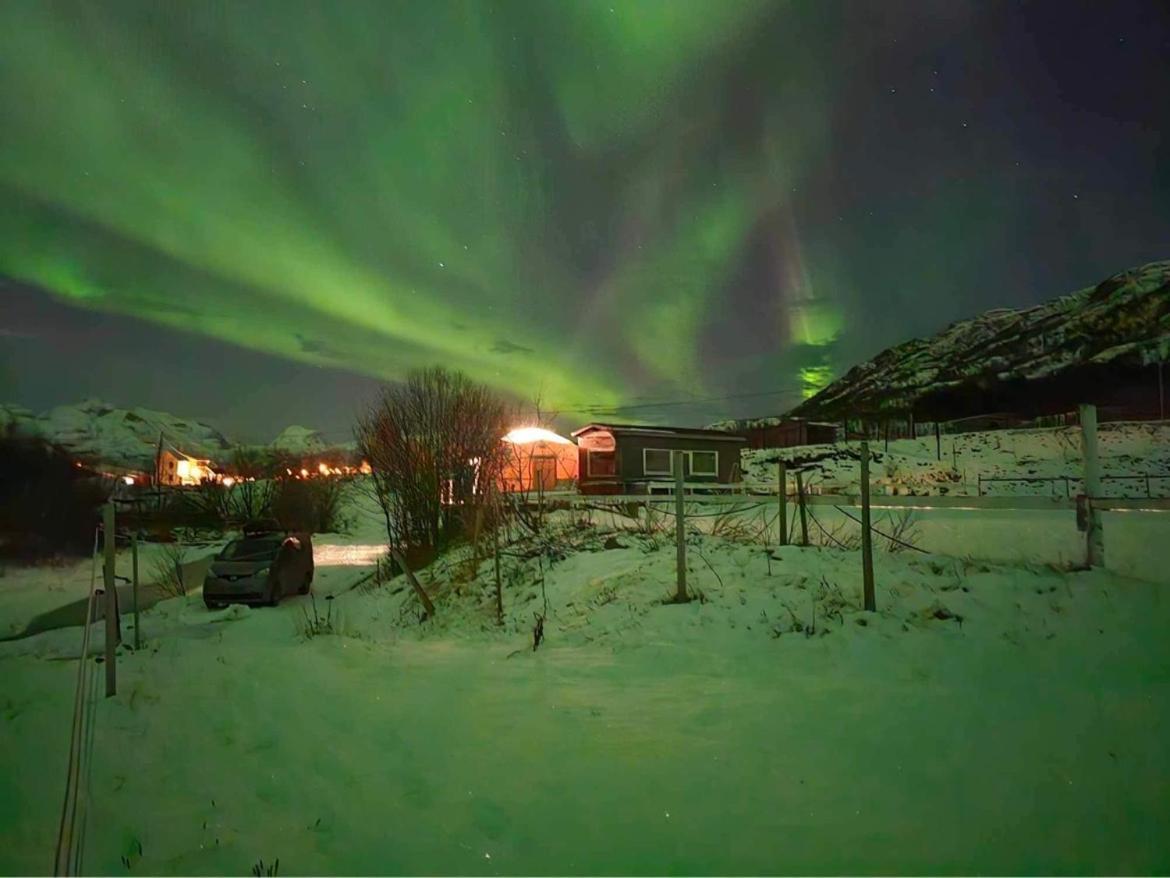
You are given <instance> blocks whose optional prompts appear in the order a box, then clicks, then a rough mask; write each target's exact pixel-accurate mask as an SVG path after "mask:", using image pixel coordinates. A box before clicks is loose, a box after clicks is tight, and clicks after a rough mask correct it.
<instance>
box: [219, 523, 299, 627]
mask: <svg viewBox="0 0 1170 878" xmlns="http://www.w3.org/2000/svg"><path fill="white" fill-rule="evenodd" d="M312 585H313V540H312V538H311V537H310V536H309V535H308V534H304V533H298V534H283V533H271V532H268V533H255V532H253V533H248V532H245V534H244V536H242V537H241V538H240V539H237V540H232V541H231V542H230V543H228V544H227V545H226V546H224V548H223V551H221V552H220V553H219V554H218V555H216V556H215V557H214V558H213V559H212V561H211V567H210V568H208V571H207V576H206V578H205V579H204V580H203V602H204V603H205V604H207V607H208V609H218V608H220V607H226V606H227V605H228V604H269V605H273V604H276V603H277V602H278V601H280V599H281V598H283V597H285V596H286V595H291V594H308V593H309V589H310V588H312Z"/></svg>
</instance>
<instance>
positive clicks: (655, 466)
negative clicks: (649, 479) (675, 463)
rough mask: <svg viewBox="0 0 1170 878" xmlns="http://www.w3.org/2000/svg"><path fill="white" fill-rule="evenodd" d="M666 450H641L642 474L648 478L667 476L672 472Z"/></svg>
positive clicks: (668, 454) (668, 452)
mask: <svg viewBox="0 0 1170 878" xmlns="http://www.w3.org/2000/svg"><path fill="white" fill-rule="evenodd" d="M671 464H672V462H671V459H670V451H669V450H668V449H666V448H643V449H642V472H643V473H645V474H646V475H648V476H668V475H670V474H671V473H672V472H673V471H674V470H673V468H672V465H671Z"/></svg>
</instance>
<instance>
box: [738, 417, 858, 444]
mask: <svg viewBox="0 0 1170 878" xmlns="http://www.w3.org/2000/svg"><path fill="white" fill-rule="evenodd" d="M736 432H738V433H742V434H743V435H744V436H746V437H747V440H748V447H749V448H792V447H793V446H796V445H831V444H833V443H834V442H836V441H837V425H836V424H824V423H819V422H817V421H806V420H805V419H804V418H785V419H783V420H781V421H780V423H778V424H768V425H767V426H763V427H748V428H746V429H743V430H737V431H736Z"/></svg>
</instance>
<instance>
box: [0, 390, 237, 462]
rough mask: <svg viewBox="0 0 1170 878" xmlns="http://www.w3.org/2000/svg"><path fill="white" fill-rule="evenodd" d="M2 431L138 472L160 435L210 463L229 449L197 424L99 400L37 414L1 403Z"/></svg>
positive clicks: (225, 441) (215, 433)
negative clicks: (48, 443) (207, 459)
mask: <svg viewBox="0 0 1170 878" xmlns="http://www.w3.org/2000/svg"><path fill="white" fill-rule="evenodd" d="M7 429H11V430H13V431H14V432H15V433H17V434H18V435H24V436H32V437H36V438H39V439H44V440H45V441H47V442H51V443H52V444H54V445H57V446H59V447H61V448H63V449H65V450H66V451H68V452H69V453H70V454H73V455H75V456H76V457H77V458H78V459H79V460H84V461H86V462H88V463H94V464H105V465H107V466H116V467H125V468H128V469H139V470H149V469H150V468H151V467H153V465H154V458H155V453H156V449H157V448H158V441H159V435H160V434H161V435H162V437H163V442H164V443H165V445H167V446H170V447H173V448H177V449H179V450H180V451H183V452H185V453H186V454H190V455H194V456H200V457H210V458H213V459H214V458H216V457H217V456H223V455H224V454H225V453H226V452H227V451H228V450H229V449H230V448H231V447H232V446H231V443H230V442H229V441H228V439H227V437H226V436H224V435H223V433H221V432H219V430H217V429H215V428H214V427H212V426H210V425H208V424H205V423H202V422H201V421H195V420H190V419H187V418H180V417H176V416H175V415H172V414H168V413H167V412H159V411H154V410H152V409H144V408H133V409H120V408H117V407H115V406H112V405H110V404H109V403H106V402H102V401H101V400H98V399H87V400H85V401H84V402H81V403H77V404H76V405H62V406H57V407H56V408H53V409H49V411H47V412H42V413H40V414H37V413H35V412H32V411H30V410H29V409H26V408H22V407H20V406H13V405H4V404H0V430H7Z"/></svg>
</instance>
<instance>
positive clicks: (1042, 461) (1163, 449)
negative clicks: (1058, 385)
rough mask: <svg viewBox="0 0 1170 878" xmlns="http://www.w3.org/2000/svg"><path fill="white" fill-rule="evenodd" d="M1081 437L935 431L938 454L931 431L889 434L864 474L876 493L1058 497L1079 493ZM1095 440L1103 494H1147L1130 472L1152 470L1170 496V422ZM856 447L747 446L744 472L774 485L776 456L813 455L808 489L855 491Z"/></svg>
mask: <svg viewBox="0 0 1170 878" xmlns="http://www.w3.org/2000/svg"><path fill="white" fill-rule="evenodd" d="M1080 442H1081V440H1080V428H1079V427H1053V428H1049V429H1037V430H996V431H991V432H983V433H959V434H953V435H944V436H942V437H941V460H940V459H939V447H938V446H936V443H935V438H934V436H928V437H921V438H918V439H898V440H893V441H891V442H890V443H889V450H888V451H887V450H886V448H885V444H884V443H883V442H881V441H874V442H871V443H870V451H871V452H872V453H873V455H874V461H873V463H872V464H871V471H870V475H871V478H872V481H873V485H874V491H875V492H876V493H879V494H910V495H933V494H951V495H960V496H974V495H976V494H978V493H980V492H982V493H983V494H984V495H989V496H1011V495H1029V496H1030V495H1055V496H1059V497H1064V496H1066V492H1067V494H1068V495H1069V496H1073V497H1075V496H1076V495H1077V494H1079V493H1082V488H1081V474H1082V472H1081V470H1082V456H1081V445H1080ZM1098 443H1099V450H1098V453H1099V456H1100V461H1101V473H1102V476H1104V480H1103V483H1102V489H1103V493H1104V494H1105V495H1106V496H1109V497H1126V496H1146V490H1147V483H1146V481H1145V479H1144V478H1138V479H1134V478H1131V477H1132V476H1143V477H1144V476H1146V475H1150V476H1151V478H1150V482H1149V485H1148V488H1149V492H1150V493H1151V494H1153V495H1154V496H1160V497H1170V424H1167V423H1152V422H1139V423H1110V424H1102V425H1101V426H1100V430H1099V433H1098ZM857 446H858V443H857V442H850V443H849V444H848V446H846V445H843V444H838V445H806V446H802V447H798V448H783V449H765V450H762V451H749V452H746V453H745V455H744V470H745V479H746V480H747V481H748V482H750V483H755V484H757V485H761V486H766V487H768V488H770V489H773V490H774V489H775V486H776V461H777V460H785V461H788V462H790V463H792V462H799V461H813V462H815V463H814V465H813V466H812V473H810V475H809V476H807V477H806V479H807V481H808V482H809V484H810V489H811V490H813V491H823V492H824V493H835V492H841V491H855V490H856V486H857V484H858V483H859V481H860V469H859V464H858V461H857ZM980 477H982V478H983V480H984V481H983V483H982V484H980ZM1064 477H1068V482H1067V484H1066V482H1065V481H1064ZM1120 477H1124V478H1120ZM987 479H1008V481H986V480H987ZM1028 479H1058V481H1028ZM790 490H791V486H790Z"/></svg>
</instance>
